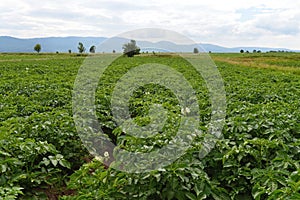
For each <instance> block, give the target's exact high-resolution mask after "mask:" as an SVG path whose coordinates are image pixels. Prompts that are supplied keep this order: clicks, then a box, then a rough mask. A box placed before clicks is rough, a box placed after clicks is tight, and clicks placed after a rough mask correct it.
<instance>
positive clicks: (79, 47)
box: [77, 42, 85, 53]
mask: <svg viewBox="0 0 300 200" xmlns="http://www.w3.org/2000/svg"><path fill="white" fill-rule="evenodd" d="M77 48H78V51H79V53H83V52H85V47H84V46H83V44H82V43H81V42H79V43H78V47H77Z"/></svg>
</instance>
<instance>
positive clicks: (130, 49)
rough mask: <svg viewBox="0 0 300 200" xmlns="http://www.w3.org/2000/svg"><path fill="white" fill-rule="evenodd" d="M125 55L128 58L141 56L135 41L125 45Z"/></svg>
mask: <svg viewBox="0 0 300 200" xmlns="http://www.w3.org/2000/svg"><path fill="white" fill-rule="evenodd" d="M123 54H124V55H126V56H128V57H133V56H134V55H137V54H140V48H139V47H138V46H136V41H135V40H130V42H129V43H126V44H124V45H123Z"/></svg>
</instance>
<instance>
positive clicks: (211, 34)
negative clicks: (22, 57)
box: [0, 0, 300, 49]
mask: <svg viewBox="0 0 300 200" xmlns="http://www.w3.org/2000/svg"><path fill="white" fill-rule="evenodd" d="M2 1H3V0H2ZM140 28H163V29H168V30H172V31H176V32H178V33H180V34H183V35H185V36H186V37H188V38H191V39H192V40H194V41H195V42H199V43H211V44H217V45H222V46H225V47H239V46H254V47H279V48H289V49H300V1H297V0H285V1H279V0H251V1H245V0H244V1H242V0H227V1H224V0H223V1H221V0H207V1H202V0H189V1H187V0H186V1H184V0H180V1H178V0H138V1H129V0H127V1H123V0H116V1H113V0H72V1H70V0H64V1H58V0H51V1H50V0H44V1H41V0H9V1H5V3H3V2H1V4H0V35H1V36H12V37H18V38H34V37H50V36H83V37H84V36H97V37H113V36H116V35H118V34H120V33H123V32H126V31H132V30H135V29H140Z"/></svg>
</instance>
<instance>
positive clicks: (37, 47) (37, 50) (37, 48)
mask: <svg viewBox="0 0 300 200" xmlns="http://www.w3.org/2000/svg"><path fill="white" fill-rule="evenodd" d="M34 50H35V51H36V52H38V53H40V51H41V50H42V46H41V45H40V44H36V45H35V46H34Z"/></svg>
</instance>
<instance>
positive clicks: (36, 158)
mask: <svg viewBox="0 0 300 200" xmlns="http://www.w3.org/2000/svg"><path fill="white" fill-rule="evenodd" d="M245 55H246V54H231V55H230V54H226V55H214V54H213V55H212V56H213V58H216V59H215V60H220V61H218V62H217V63H216V64H217V66H218V68H219V70H220V73H221V74H222V76H223V78H224V82H225V87H226V92H227V117H226V125H225V127H224V129H223V135H224V138H223V139H221V140H218V141H217V144H216V146H215V148H214V149H213V150H212V151H211V152H210V153H209V154H208V155H207V156H206V157H204V158H202V157H201V155H199V152H200V151H201V149H203V147H204V145H203V144H204V143H203V137H197V138H196V139H195V141H194V142H193V144H192V147H191V148H190V149H189V150H188V151H187V152H186V153H185V155H184V156H182V157H181V158H179V159H178V160H176V162H174V163H172V164H171V165H169V166H166V167H165V168H161V169H158V170H155V171H152V172H149V173H141V174H127V173H125V172H120V171H116V170H114V169H112V168H107V166H104V165H103V164H102V163H101V162H100V161H99V158H97V157H96V158H93V157H92V156H91V155H89V153H88V152H87V151H86V150H85V148H84V147H83V146H82V144H81V141H80V139H79V138H78V136H77V133H76V128H75V125H74V122H73V119H72V105H71V98H72V89H73V82H74V79H75V77H76V73H77V71H78V68H79V66H80V65H81V63H82V61H83V59H84V57H81V56H80V57H77V56H76V55H73V54H41V55H39V56H38V58H37V55H34V54H18V55H12V54H0V69H1V70H0V77H1V79H0V198H1V199H43V198H44V199H45V198H47V196H48V198H50V195H54V196H55V197H56V198H57V197H58V196H60V199H256V200H259V199H299V198H300V197H299V193H300V191H299V189H300V186H299V184H300V167H299V160H300V156H299V155H300V148H299V147H300V126H299V124H300V123H299V122H300V119H299V117H300V115H299V105H300V104H299V96H300V90H299V88H300V82H299V80H300V79H299V73H298V72H297V71H296V70H298V68H297V62H296V61H295V60H297V59H296V58H297V56H299V55H298V54H296V55H294V54H293V55H291V54H285V55H280V56H281V57H280V56H277V57H276V55H275V54H267V56H266V54H263V53H261V54H255V55H251V54H247V57H245ZM252 56H253V57H252ZM254 56H256V57H254ZM263 56H265V57H263ZM224 57H226V59H224ZM221 58H222V59H221ZM228 58H229V59H230V60H231V61H232V60H234V61H235V62H230V60H229V59H228ZM275 58H276V59H277V65H278V66H280V67H287V68H288V67H290V66H292V67H293V69H294V70H293V71H283V70H274V69H265V68H260V67H254V68H253V67H249V66H247V65H244V66H241V64H244V61H245V60H248V62H249V60H251V62H252V63H254V64H255V63H256V61H255V60H256V59H257V60H259V63H268V64H271V65H276V59H275ZM149 62H158V63H162V64H165V65H168V66H171V67H172V68H174V69H176V70H177V71H179V72H180V73H182V74H183V75H184V77H185V78H186V79H187V80H188V81H189V82H190V84H191V85H192V87H193V88H194V89H195V90H196V95H197V97H198V104H199V108H200V119H201V121H200V123H199V129H200V130H202V131H203V133H204V134H205V133H206V131H207V124H208V122H209V120H210V113H211V110H210V101H209V98H208V96H209V95H208V94H209V93H208V91H207V88H206V87H205V82H204V80H203V79H202V78H201V76H200V75H197V73H196V71H195V70H194V69H193V68H191V66H189V63H187V62H186V61H184V60H183V59H181V58H180V57H176V56H165V55H164V56H162V55H159V54H157V55H155V56H153V55H147V56H137V57H134V58H133V59H130V61H129V60H128V59H126V58H124V57H120V58H119V59H117V60H116V61H115V62H114V63H113V64H112V65H111V66H110V67H109V68H108V69H107V70H106V72H105V73H104V75H103V77H102V78H101V81H100V82H99V87H98V89H97V91H96V101H95V102H96V111H97V116H98V119H99V121H100V123H101V124H100V125H101V127H102V129H103V130H104V131H105V133H107V135H108V137H110V138H111V140H112V141H113V142H114V143H115V144H118V145H121V146H122V145H123V146H122V147H123V148H124V149H127V150H130V151H141V152H149V151H151V150H154V149H157V148H160V147H162V146H163V145H165V143H166V142H167V141H169V140H170V138H172V137H173V136H174V134H176V127H178V124H179V122H180V113H181V110H180V107H179V106H178V101H177V100H176V96H175V95H174V94H173V93H172V91H170V90H168V88H165V87H162V86H158V85H155V84H148V85H145V86H143V87H140V88H138V89H137V90H136V91H134V93H133V94H132V97H131V99H130V102H129V106H130V112H131V114H132V117H134V118H135V122H136V123H137V124H139V125H141V126H143V125H146V124H148V123H150V119H149V117H148V113H149V110H150V108H151V105H153V104H162V106H163V107H164V108H165V109H166V110H167V111H168V115H167V116H168V117H167V119H166V124H165V126H164V127H163V132H162V134H161V135H156V136H155V137H152V138H149V139H148V140H143V139H136V138H133V137H130V136H128V135H126V134H124V133H123V132H122V131H121V130H120V128H119V127H117V126H116V124H115V123H114V121H113V120H112V119H113V116H112V112H111V110H110V100H111V93H112V91H113V89H114V86H115V84H116V82H117V81H118V80H119V79H120V78H121V77H122V76H123V74H125V73H126V72H127V71H128V70H130V69H131V68H132V67H135V66H138V65H142V64H145V63H149ZM257 63H258V61H257ZM289 64H290V65H289ZM109 156H113V155H109ZM149 162H150V161H149ZM66 187H67V188H66Z"/></svg>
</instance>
